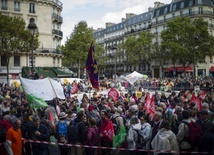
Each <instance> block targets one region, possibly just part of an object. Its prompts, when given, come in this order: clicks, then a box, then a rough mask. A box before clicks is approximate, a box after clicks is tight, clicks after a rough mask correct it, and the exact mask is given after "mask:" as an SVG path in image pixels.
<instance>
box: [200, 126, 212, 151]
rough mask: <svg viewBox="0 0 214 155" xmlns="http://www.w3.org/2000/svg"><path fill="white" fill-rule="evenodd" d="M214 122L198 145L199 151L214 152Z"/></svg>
mask: <svg viewBox="0 0 214 155" xmlns="http://www.w3.org/2000/svg"><path fill="white" fill-rule="evenodd" d="M213 146H214V124H212V125H211V126H210V127H209V129H208V131H207V132H206V133H205V134H204V135H203V136H202V139H201V143H200V145H199V147H198V151H199V152H209V153H210V154H213V153H214V147H213Z"/></svg>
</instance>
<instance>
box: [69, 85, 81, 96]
mask: <svg viewBox="0 0 214 155" xmlns="http://www.w3.org/2000/svg"><path fill="white" fill-rule="evenodd" d="M72 86H73V88H72V89H71V91H70V94H75V93H77V92H78V90H79V89H78V85H77V83H76V82H74V83H73V85H72Z"/></svg>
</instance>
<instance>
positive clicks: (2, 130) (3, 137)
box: [0, 126, 7, 143]
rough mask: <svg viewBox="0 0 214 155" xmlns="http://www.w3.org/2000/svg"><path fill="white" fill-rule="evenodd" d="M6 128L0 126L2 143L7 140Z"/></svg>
mask: <svg viewBox="0 0 214 155" xmlns="http://www.w3.org/2000/svg"><path fill="white" fill-rule="evenodd" d="M6 132H7V131H6V129H5V128H4V127H2V126H1V127H0V143H4V142H6Z"/></svg>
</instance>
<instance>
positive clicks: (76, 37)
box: [62, 21, 104, 69]
mask: <svg viewBox="0 0 214 155" xmlns="http://www.w3.org/2000/svg"><path fill="white" fill-rule="evenodd" d="M94 40H95V39H94V36H93V29H92V28H89V27H88V25H87V23H86V22H85V21H80V22H79V23H78V24H77V25H76V26H75V28H74V31H73V32H72V33H71V35H70V38H68V39H67V41H66V42H65V45H64V46H62V51H63V56H64V58H63V61H62V63H63V65H64V66H66V67H69V68H70V67H74V66H79V65H80V68H81V69H83V68H84V67H85V62H86V59H87V56H88V50H89V48H90V45H91V43H92V42H93V41H94ZM94 46H95V58H96V59H97V62H98V64H99V63H100V62H102V61H101V59H98V58H101V57H102V56H103V53H104V49H103V48H102V47H101V46H100V45H98V44H96V43H94Z"/></svg>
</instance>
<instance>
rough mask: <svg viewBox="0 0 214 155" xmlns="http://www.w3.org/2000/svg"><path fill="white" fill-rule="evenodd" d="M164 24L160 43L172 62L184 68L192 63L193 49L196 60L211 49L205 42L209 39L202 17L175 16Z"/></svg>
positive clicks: (206, 24)
mask: <svg viewBox="0 0 214 155" xmlns="http://www.w3.org/2000/svg"><path fill="white" fill-rule="evenodd" d="M166 26H167V29H166V30H164V31H162V33H161V38H162V43H161V45H162V49H163V50H165V51H168V52H169V53H168V56H169V58H170V59H171V61H172V62H173V63H174V64H176V63H178V64H181V65H182V66H183V67H184V68H185V69H186V67H187V66H189V65H190V64H193V63H194V56H193V55H194V50H195V60H196V62H197V61H198V60H201V59H204V57H205V55H207V54H209V53H210V52H211V51H212V49H211V48H210V47H211V46H210V45H209V44H207V43H208V42H209V41H210V40H211V36H210V34H209V33H208V29H207V27H208V23H207V22H205V21H203V19H202V18H196V19H194V20H192V19H191V18H189V17H176V18H174V19H173V20H170V21H167V23H166ZM196 46H197V48H196ZM204 49H206V52H204Z"/></svg>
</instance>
